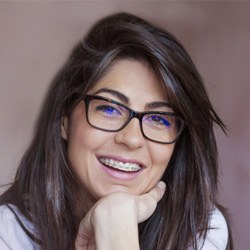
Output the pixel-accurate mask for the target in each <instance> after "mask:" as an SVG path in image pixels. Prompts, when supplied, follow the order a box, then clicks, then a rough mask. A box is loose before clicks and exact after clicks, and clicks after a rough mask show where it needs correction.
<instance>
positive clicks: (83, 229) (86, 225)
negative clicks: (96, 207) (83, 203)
mask: <svg viewBox="0 0 250 250" xmlns="http://www.w3.org/2000/svg"><path fill="white" fill-rule="evenodd" d="M91 213H92V211H91V210H90V211H89V212H88V213H87V214H86V216H85V217H84V218H83V219H82V220H81V222H80V225H79V228H78V232H77V237H76V240H75V248H76V250H83V249H88V246H89V244H90V243H91V242H90V239H91V237H92V236H93V227H92V224H91Z"/></svg>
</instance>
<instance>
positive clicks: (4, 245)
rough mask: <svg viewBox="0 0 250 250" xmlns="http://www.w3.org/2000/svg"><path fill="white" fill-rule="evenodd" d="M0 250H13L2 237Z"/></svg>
mask: <svg viewBox="0 0 250 250" xmlns="http://www.w3.org/2000/svg"><path fill="white" fill-rule="evenodd" d="M0 249H1V250H12V249H11V248H10V246H8V244H7V243H6V242H5V241H4V239H3V238H2V237H1V235H0Z"/></svg>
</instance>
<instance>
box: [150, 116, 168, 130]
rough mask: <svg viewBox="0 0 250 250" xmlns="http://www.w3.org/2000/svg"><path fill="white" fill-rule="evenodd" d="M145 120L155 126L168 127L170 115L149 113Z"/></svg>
mask: <svg viewBox="0 0 250 250" xmlns="http://www.w3.org/2000/svg"><path fill="white" fill-rule="evenodd" d="M145 122H146V123H147V124H149V125H151V126H154V127H157V128H169V127H170V126H171V123H172V122H171V117H169V116H167V115H161V114H159V115H158V114H151V115H148V116H147V117H146V120H145Z"/></svg>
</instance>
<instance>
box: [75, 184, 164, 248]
mask: <svg viewBox="0 0 250 250" xmlns="http://www.w3.org/2000/svg"><path fill="white" fill-rule="evenodd" d="M164 192H165V183H163V182H159V183H158V184H157V185H156V186H155V187H154V188H152V189H151V190H150V191H149V192H148V193H146V194H142V195H132V194H129V193H120V192H117V193H112V194H109V195H107V196H105V197H103V198H101V199H100V200H99V201H98V202H97V203H96V204H95V205H94V206H93V207H92V208H91V209H90V211H89V212H88V213H87V214H86V216H85V217H84V218H83V219H82V220H81V222H80V225H79V229H78V234H77V238H76V241H75V247H76V249H77V250H92V249H93V250H94V249H96V248H97V249H99V250H106V249H107V250H112V249H115V250H116V249H119V250H122V249H131V250H132V249H133V250H134V249H140V248H139V240H138V223H140V222H143V221H145V220H147V219H148V218H149V217H150V216H151V215H152V214H153V212H154V211H155V209H156V206H157V203H158V202H159V201H160V200H161V198H162V197H163V194H164Z"/></svg>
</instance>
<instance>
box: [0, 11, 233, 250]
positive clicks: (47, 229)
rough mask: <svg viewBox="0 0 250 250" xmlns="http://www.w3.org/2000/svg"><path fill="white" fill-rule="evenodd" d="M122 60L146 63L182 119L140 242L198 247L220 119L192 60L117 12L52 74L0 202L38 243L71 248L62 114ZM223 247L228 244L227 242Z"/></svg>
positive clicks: (71, 187) (73, 227)
mask: <svg viewBox="0 0 250 250" xmlns="http://www.w3.org/2000/svg"><path fill="white" fill-rule="evenodd" d="M120 58H133V59H135V60H144V61H146V62H148V63H149V65H150V66H151V67H152V68H153V69H154V71H155V73H156V75H157V77H158V78H159V80H160V82H162V84H163V86H164V88H165V89H166V90H167V93H168V96H167V98H168V99H169V100H170V102H171V104H172V105H173V108H174V111H175V112H176V113H177V114H178V115H179V116H181V117H182V118H183V119H184V120H185V122H186V127H185V129H184V130H183V132H182V134H181V136H180V137H179V139H178V141H177V143H176V146H175V150H174V153H173V156H172V158H171V160H170V162H169V165H168V168H167V169H166V171H165V174H164V176H163V178H162V179H163V180H164V181H165V182H166V183H167V192H166V194H165V195H164V197H163V199H162V200H161V201H160V202H159V204H158V206H157V209H156V211H155V212H154V213H153V215H152V216H151V217H150V218H149V219H148V220H147V221H145V222H143V223H141V224H140V225H139V237H140V248H141V249H145V250H162V249H179V250H181V249H187V247H188V246H189V245H191V246H193V248H194V249H196V248H197V243H196V239H197V236H199V237H201V238H202V237H203V238H205V236H206V232H207V230H208V227H209V218H210V215H211V211H212V209H213V207H214V206H217V207H219V208H221V207H220V206H219V205H218V204H217V202H216V192H217V179H218V162H217V158H218V157H217V147H216V141H215V136H214V132H213V125H214V123H216V124H217V125H219V126H220V127H221V128H222V130H223V131H225V125H224V124H223V122H222V121H221V120H220V118H219V117H218V115H217V114H216V112H215V111H214V109H213V107H212V105H211V103H210V101H209V98H208V96H207V93H206V90H205V87H204V84H203V81H202V79H201V77H200V75H199V73H198V71H197V69H196V67H195V65H194V64H193V62H192V60H191V58H190V56H189V55H188V53H187V52H186V51H185V49H184V48H183V46H182V45H181V44H180V43H179V42H178V41H177V40H176V39H175V38H174V37H173V35H171V34H170V33H168V32H167V31H166V30H163V29H161V28H158V27H156V26H154V25H152V24H150V23H148V22H146V21H145V20H143V19H141V18H138V17H136V16H134V15H131V14H128V13H118V14H115V15H111V16H108V17H106V18H104V19H102V20H100V21H99V22H97V23H96V24H95V25H94V26H93V28H92V29H91V30H90V31H89V33H88V34H87V35H86V37H85V38H84V40H83V41H81V42H80V43H79V44H77V46H76V47H75V48H74V50H73V52H72V54H71V56H70V58H69V59H68V61H67V62H66V64H65V65H64V66H63V68H62V69H61V70H60V72H59V73H58V74H57V75H56V77H55V78H54V80H53V83H52V85H51V88H50V89H49V92H48V95H47V98H46V100H45V102H44V107H43V109H42V112H41V115H40V118H39V119H38V122H37V126H36V133H35V135H34V139H33V141H32V143H31V145H30V147H29V148H28V150H27V151H26V153H25V155H24V156H23V158H22V161H21V163H20V166H19V168H18V171H17V174H16V178H15V181H14V183H13V184H12V186H11V187H10V188H9V189H8V190H7V191H6V192H5V193H4V194H3V195H2V196H1V198H0V204H4V203H12V204H14V205H16V206H17V207H18V208H19V210H20V211H21V212H22V213H23V214H24V215H25V216H26V217H27V218H29V219H30V220H31V221H32V222H33V223H34V225H35V227H36V228H37V231H38V232H39V240H38V239H37V241H39V242H42V245H41V246H42V249H46V250H52V249H53V250H54V249H62V250H64V249H65V250H66V249H67V250H68V249H72V248H73V246H74V240H75V237H76V234H77V229H78V224H79V221H78V220H77V219H76V217H75V215H74V207H73V202H72V199H73V197H74V191H75V190H76V189H77V181H76V177H75V176H74V174H73V172H72V170H71V167H70V164H69V161H68V159H67V154H66V151H67V144H66V142H65V141H64V140H63V139H62V138H61V118H62V117H63V116H65V115H69V114H70V113H71V112H72V110H73V109H74V107H75V106H76V105H77V104H78V103H79V102H80V100H81V99H82V98H83V97H84V95H85V94H86V93H87V91H88V90H89V89H91V88H92V87H93V86H94V84H95V83H96V81H97V80H98V79H99V78H100V77H102V75H103V74H104V72H105V71H106V70H107V69H108V68H109V66H110V65H111V63H113V62H114V61H115V60H119V59H120ZM221 209H222V208H221ZM228 249H233V246H232V243H231V240H230V241H229V244H228Z"/></svg>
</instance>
